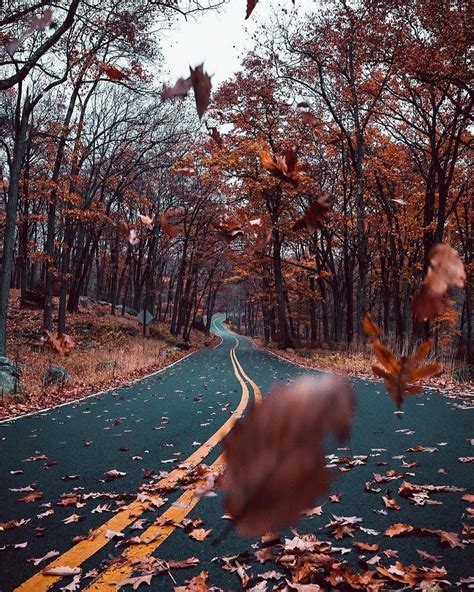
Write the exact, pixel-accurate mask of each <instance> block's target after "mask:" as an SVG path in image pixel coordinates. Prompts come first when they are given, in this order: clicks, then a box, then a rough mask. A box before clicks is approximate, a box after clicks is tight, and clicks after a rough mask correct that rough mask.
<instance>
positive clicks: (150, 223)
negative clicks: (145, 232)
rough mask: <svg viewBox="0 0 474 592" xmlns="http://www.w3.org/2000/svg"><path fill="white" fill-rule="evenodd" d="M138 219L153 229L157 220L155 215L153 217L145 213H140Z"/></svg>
mask: <svg viewBox="0 0 474 592" xmlns="http://www.w3.org/2000/svg"><path fill="white" fill-rule="evenodd" d="M138 219H139V220H140V222H141V223H142V224H144V225H145V226H148V228H149V229H150V230H152V229H153V223H154V221H155V217H154V216H153V217H152V218H150V216H145V215H144V214H138Z"/></svg>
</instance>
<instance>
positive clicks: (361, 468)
mask: <svg viewBox="0 0 474 592" xmlns="http://www.w3.org/2000/svg"><path fill="white" fill-rule="evenodd" d="M238 341H239V343H240V345H239V348H238V349H237V356H238V360H239V362H240V364H241V365H242V367H243V369H244V370H245V372H246V373H247V374H248V375H249V376H250V378H251V379H252V380H253V381H255V383H256V384H257V385H258V386H259V387H260V388H261V390H262V393H263V394H265V393H267V392H268V390H269V388H270V386H271V384H273V383H274V382H275V381H278V380H283V381H287V380H290V379H293V378H295V377H297V376H299V375H301V374H302V373H303V369H301V368H299V367H296V366H294V365H292V364H290V363H288V362H285V361H282V360H280V359H278V358H276V357H275V356H271V355H270V354H268V353H266V352H263V351H260V350H257V349H255V348H253V347H252V346H251V345H249V343H248V341H247V340H246V339H245V338H241V337H239V338H238ZM234 344H235V339H234V338H233V337H230V336H228V337H226V339H225V340H224V343H223V345H221V346H220V347H219V348H217V349H215V350H209V351H203V352H199V353H197V354H195V355H193V356H191V357H189V358H187V359H186V360H183V361H182V362H180V363H179V364H177V365H176V366H174V367H173V368H171V369H170V370H168V371H166V372H165V373H164V374H162V375H155V376H153V377H150V378H147V379H145V380H143V381H141V382H138V383H136V384H134V385H132V386H131V387H129V388H121V389H116V390H114V391H111V392H108V393H106V394H104V395H102V396H100V397H98V398H91V399H87V400H84V401H82V402H79V403H75V404H73V405H70V406H66V407H61V408H58V409H54V410H51V411H48V412H45V413H40V414H38V415H34V416H30V417H27V418H24V419H20V420H17V421H14V422H6V423H2V424H0V458H1V461H0V462H1V474H2V491H1V496H2V505H1V514H0V522H1V523H2V525H1V529H2V531H0V549H1V550H0V554H1V559H2V566H3V568H2V570H1V573H0V590H2V591H7V590H12V589H14V588H15V587H16V586H17V585H19V584H20V583H21V582H23V581H25V580H27V579H28V578H29V577H31V576H32V575H33V574H35V573H36V572H38V571H40V570H41V568H44V567H47V566H48V564H49V563H50V562H51V561H55V560H58V561H60V560H61V555H59V556H56V553H59V554H62V553H64V552H65V551H66V550H67V549H68V548H70V547H71V546H72V545H73V544H74V541H78V540H80V539H81V538H87V537H89V538H91V540H93V539H94V536H95V535H94V531H93V529H95V528H97V527H98V526H99V525H101V524H103V523H105V522H106V521H108V520H110V519H111V518H113V517H117V516H120V515H123V513H124V512H130V508H129V506H130V504H132V503H133V502H134V500H135V499H136V495H137V490H139V491H140V492H141V494H142V495H141V499H142V504H141V506H142V507H141V508H140V510H138V511H137V510H136V506H134V508H135V509H134V512H135V513H136V515H135V516H133V520H130V522H129V525H128V526H127V527H126V528H125V529H124V530H123V533H120V532H119V533H118V534H117V531H114V530H113V528H108V531H107V533H106V535H105V536H106V538H107V544H106V545H105V546H103V547H101V548H100V549H99V550H98V552H96V553H95V554H94V555H93V556H92V557H91V558H90V559H87V560H86V561H85V562H84V563H83V564H82V565H81V568H82V571H81V572H80V573H79V574H78V575H76V576H71V577H69V578H67V579H66V578H64V579H62V580H60V581H59V582H58V583H57V584H55V586H54V588H53V589H54V590H59V589H60V588H63V589H66V590H79V589H81V590H83V589H87V588H88V586H92V583H93V581H94V578H95V577H96V576H97V574H98V572H100V571H101V570H102V569H103V568H104V566H107V565H111V567H109V572H110V570H112V571H113V573H115V574H116V576H117V577H115V575H114V576H113V577H112V578H111V581H112V582H123V581H124V580H125V581H126V580H127V579H128V578H130V577H139V578H141V579H138V580H132V582H130V586H132V585H133V584H135V585H136V587H139V586H142V587H143V589H147V588H146V586H147V584H149V585H150V589H152V590H173V589H174V588H175V587H178V590H180V588H179V586H184V588H182V589H187V590H207V589H208V587H210V586H215V587H218V588H221V589H224V590H239V589H242V588H247V589H254V590H259V591H260V590H269V591H270V590H286V589H287V590H302V591H307V592H311V591H313V590H318V589H319V588H318V586H320V587H321V589H335V590H345V589H359V590H371V589H372V590H377V589H401V588H403V586H405V587H409V588H415V587H416V586H421V587H422V588H425V589H428V588H429V587H430V586H431V587H433V582H437V581H440V582H445V583H442V584H441V588H443V587H446V588H447V589H456V586H459V587H460V589H467V586H468V585H469V584H468V582H469V578H471V580H470V581H472V576H473V575H474V574H473V573H472V567H471V563H472V562H471V561H470V558H471V559H472V546H471V545H472V542H473V538H474V537H473V526H474V524H473V521H472V515H473V509H472V508H473V506H474V504H473V494H474V482H473V478H472V462H473V458H474V447H473V443H474V433H473V432H472V425H473V423H472V417H471V415H472V409H469V408H468V407H467V406H466V405H465V404H464V403H463V402H462V401H459V400H456V399H447V398H446V397H444V396H443V395H441V394H440V393H437V392H435V391H428V392H424V393H423V394H421V395H418V396H416V397H411V398H409V399H407V400H406V401H405V402H404V406H403V409H402V411H403V413H400V412H396V408H395V406H394V404H393V402H392V401H391V399H390V397H389V395H388V394H387V393H386V392H385V390H384V388H383V385H382V384H381V383H377V382H373V381H368V380H364V379H354V380H353V385H354V388H355V392H356V396H357V405H358V407H357V412H356V416H355V418H354V421H353V425H352V436H351V439H350V442H349V443H348V444H347V445H345V446H342V447H341V446H338V445H337V444H335V443H334V442H331V441H328V442H327V450H326V452H327V455H328V457H327V463H328V464H329V465H331V466H333V467H334V471H335V473H336V475H337V477H336V480H335V481H334V483H333V485H332V487H331V490H330V491H329V493H328V495H326V496H324V497H323V498H321V499H318V500H315V507H314V509H313V510H312V511H310V512H308V514H309V515H307V516H304V517H303V518H302V520H301V521H300V523H299V524H298V526H297V527H296V528H295V529H293V530H291V529H287V530H284V531H282V532H280V533H278V534H274V535H271V536H268V537H265V538H264V539H263V540H261V539H260V538H258V539H244V538H242V537H240V536H239V535H238V534H237V533H236V531H235V529H234V528H233V527H232V526H231V527H230V528H229V525H231V523H230V522H229V520H228V519H226V518H225V517H224V511H223V504H222V497H221V493H220V492H217V495H216V496H214V495H211V496H205V497H203V498H202V499H200V500H199V501H198V503H197V504H196V505H194V506H193V507H192V509H191V511H190V512H188V509H187V508H186V507H185V506H186V503H184V502H183V501H179V500H178V498H180V496H182V495H183V494H186V491H187V489H186V488H189V487H190V486H191V489H192V488H194V487H196V481H198V486H199V487H200V488H201V489H203V488H205V487H206V485H208V486H210V487H212V479H208V477H209V476H210V475H211V474H212V473H213V472H214V469H213V470H209V469H206V470H200V471H199V472H198V474H196V472H194V473H193V472H191V473H189V474H188V473H187V470H186V468H184V469H183V471H182V473H181V480H180V481H179V482H178V483H177V484H176V485H175V486H172V487H169V488H168V487H165V486H164V485H163V484H164V480H166V474H167V473H170V472H172V471H173V470H174V469H176V468H177V466H178V465H179V463H180V462H182V461H184V460H185V459H186V458H187V457H188V456H189V455H190V454H192V453H193V452H194V451H196V450H197V449H199V447H200V445H201V444H202V443H203V442H205V441H206V439H207V438H209V437H210V436H211V435H212V434H214V433H215V432H216V430H217V429H218V427H220V426H221V425H222V424H223V423H224V421H225V420H227V419H228V418H229V417H230V414H231V411H232V410H233V409H234V408H236V407H237V405H238V403H239V401H240V399H241V385H240V384H239V382H238V380H237V378H236V376H235V374H234V372H233V371H232V365H231V362H230V357H229V348H230V347H231V346H233V345H234ZM315 374H317V373H315ZM247 384H248V383H247ZM248 386H249V391H250V395H251V396H252V390H253V389H252V388H251V385H250V384H248ZM219 452H220V449H219V447H218V446H217V447H216V448H214V449H212V450H211V451H210V453H209V455H208V456H207V457H206V458H205V460H204V463H205V464H206V465H208V466H209V465H211V464H212V463H214V462H215V461H216V459H217V458H218V455H219ZM218 469H219V467H218V466H217V467H215V471H218ZM206 482H207V483H206ZM211 493H213V492H211ZM191 494H192V492H191ZM149 497H150V498H151V499H152V500H153V502H151V501H150V499H148V498H149ZM159 499H161V500H162V501H159ZM191 499H192V498H191ZM190 507H191V506H190ZM165 512H167V514H165V517H166V516H177V517H178V519H176V518H175V519H173V518H170V519H169V520H168V523H167V524H168V527H169V526H171V527H172V528H171V534H170V535H169V536H168V538H166V540H164V542H163V543H162V544H161V545H160V546H159V547H158V548H157V549H156V551H154V552H153V553H152V555H153V557H155V559H148V560H146V561H145V562H141V563H140V562H136V563H135V564H134V566H133V569H132V568H130V565H131V562H132V560H131V559H130V558H129V559H128V560H124V561H123V563H120V559H118V560H117V557H120V555H121V554H122V553H123V552H124V550H127V551H126V555H128V553H129V550H130V549H133V553H134V555H135V556H136V554H137V553H138V554H143V552H144V551H146V549H148V546H147V545H146V544H145V543H144V541H148V542H149V538H148V537H149V536H150V535H149V533H148V534H147V530H148V529H149V527H150V526H151V525H153V523H154V522H156V521H157V520H158V521H160V520H161V521H162V522H163V518H160V517H162V516H163V514H164V513H165ZM180 513H182V514H183V515H184V516H183V517H182V518H179V515H180ZM91 529H92V530H91ZM149 532H150V531H149ZM121 534H123V535H124V536H120V535H121ZM137 537H138V538H137ZM149 544H150V542H149ZM53 553H54V555H53ZM48 554H49V556H48ZM129 557H130V556H129ZM42 558H44V559H43V560H42V561H40V559H42ZM35 564H36V565H35ZM59 565H60V566H61V563H59ZM66 566H67V564H66ZM69 567H71V566H70V565H69ZM203 572H204V573H203ZM120 574H122V575H120ZM74 578H75V579H74ZM193 578H194V580H193ZM53 581H54V580H53ZM189 581H191V582H193V583H192V584H186V582H189ZM204 582H207V583H204ZM448 582H449V583H448ZM116 587H117V586H116ZM91 589H94V588H93V587H91ZM95 589H99V588H98V587H97V588H95ZM100 589H112V590H113V589H114V586H110V585H109V584H104V587H103V588H100ZM124 589H132V588H131V587H129V588H126V587H125V584H124ZM140 589H142V588H141V587H140Z"/></svg>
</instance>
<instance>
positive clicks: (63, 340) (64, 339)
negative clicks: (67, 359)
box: [45, 331, 76, 356]
mask: <svg viewBox="0 0 474 592" xmlns="http://www.w3.org/2000/svg"><path fill="white" fill-rule="evenodd" d="M45 335H46V340H45V344H46V345H47V346H48V347H49V348H50V349H52V350H53V351H55V352H57V353H58V354H60V355H62V356H68V355H69V354H70V352H71V350H72V349H73V348H74V347H75V346H76V342H75V341H74V339H73V338H72V337H71V336H70V335H66V334H65V333H60V332H57V333H52V332H50V331H45Z"/></svg>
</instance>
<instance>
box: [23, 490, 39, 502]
mask: <svg viewBox="0 0 474 592" xmlns="http://www.w3.org/2000/svg"><path fill="white" fill-rule="evenodd" d="M42 497H43V492H42V491H33V492H31V493H29V494H28V495H25V496H24V497H21V498H20V499H19V500H18V501H20V502H24V503H25V504H31V503H32V502H35V501H36V500H39V499H41V498H42Z"/></svg>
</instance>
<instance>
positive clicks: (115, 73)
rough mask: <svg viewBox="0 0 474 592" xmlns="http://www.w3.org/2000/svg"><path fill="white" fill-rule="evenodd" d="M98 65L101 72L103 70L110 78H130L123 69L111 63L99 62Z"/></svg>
mask: <svg viewBox="0 0 474 592" xmlns="http://www.w3.org/2000/svg"><path fill="white" fill-rule="evenodd" d="M97 66H98V68H99V70H100V72H103V73H104V74H105V75H106V76H107V77H108V78H109V79H110V80H130V78H129V76H128V74H125V72H122V70H119V69H118V68H115V67H114V66H111V65H110V64H103V63H102V62H99V63H98V64H97Z"/></svg>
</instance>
